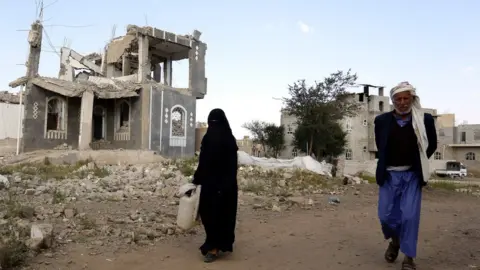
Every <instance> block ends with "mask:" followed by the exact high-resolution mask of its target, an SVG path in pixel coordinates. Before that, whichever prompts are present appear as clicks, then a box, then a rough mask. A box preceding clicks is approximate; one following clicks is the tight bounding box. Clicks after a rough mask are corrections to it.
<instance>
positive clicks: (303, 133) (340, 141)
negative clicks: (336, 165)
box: [293, 121, 347, 158]
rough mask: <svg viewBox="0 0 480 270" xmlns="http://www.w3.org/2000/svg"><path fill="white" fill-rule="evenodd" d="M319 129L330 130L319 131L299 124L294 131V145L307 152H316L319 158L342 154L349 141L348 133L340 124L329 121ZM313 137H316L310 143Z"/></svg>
mask: <svg viewBox="0 0 480 270" xmlns="http://www.w3.org/2000/svg"><path fill="white" fill-rule="evenodd" d="M319 129H323V130H328V131H327V132H318V131H317V130H315V129H311V128H308V127H306V126H302V125H300V126H298V127H297V129H296V130H295V133H294V136H295V137H294V140H293V146H294V147H295V148H296V149H299V150H302V151H303V152H305V153H314V154H315V156H316V157H317V158H321V157H325V158H332V157H336V156H338V155H340V154H342V153H343V150H344V147H345V145H346V143H347V133H346V132H345V131H344V130H343V129H342V127H341V126H340V124H339V123H337V122H333V121H329V122H328V123H326V125H325V126H323V127H319ZM311 137H313V138H315V139H314V140H313V144H312V145H309V143H311V142H310V138H311ZM307 147H308V148H307ZM309 149H310V150H309ZM309 151H310V152H309Z"/></svg>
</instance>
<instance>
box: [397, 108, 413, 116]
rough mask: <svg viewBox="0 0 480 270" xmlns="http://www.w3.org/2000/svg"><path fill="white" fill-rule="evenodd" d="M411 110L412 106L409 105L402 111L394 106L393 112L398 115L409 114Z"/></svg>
mask: <svg viewBox="0 0 480 270" xmlns="http://www.w3.org/2000/svg"><path fill="white" fill-rule="evenodd" d="M411 112H412V107H410V108H409V109H408V110H406V111H404V112H402V111H400V110H399V109H397V108H395V113H396V114H398V115H407V114H410V113H411Z"/></svg>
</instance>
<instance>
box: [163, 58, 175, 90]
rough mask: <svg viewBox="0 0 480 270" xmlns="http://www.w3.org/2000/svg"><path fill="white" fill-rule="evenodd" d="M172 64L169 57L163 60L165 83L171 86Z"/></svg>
mask: <svg viewBox="0 0 480 270" xmlns="http://www.w3.org/2000/svg"><path fill="white" fill-rule="evenodd" d="M172 64H173V61H172V60H171V59H167V60H165V62H163V78H164V79H165V84H166V85H168V86H172V72H173V67H172Z"/></svg>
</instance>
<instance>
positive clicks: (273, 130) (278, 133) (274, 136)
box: [264, 124, 285, 158]
mask: <svg viewBox="0 0 480 270" xmlns="http://www.w3.org/2000/svg"><path fill="white" fill-rule="evenodd" d="M264 132H265V135H266V142H265V144H266V145H267V147H268V152H269V154H271V155H272V156H273V157H274V158H277V157H278V155H279V154H280V152H281V151H282V150H283V149H285V127H284V126H277V125H275V124H268V125H267V126H265V130H264Z"/></svg>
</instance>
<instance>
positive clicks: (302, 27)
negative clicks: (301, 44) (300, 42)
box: [297, 21, 313, 34]
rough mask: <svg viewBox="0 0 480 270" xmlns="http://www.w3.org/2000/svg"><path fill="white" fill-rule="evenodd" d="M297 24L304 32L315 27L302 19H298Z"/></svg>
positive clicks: (309, 31) (306, 32) (308, 31)
mask: <svg viewBox="0 0 480 270" xmlns="http://www.w3.org/2000/svg"><path fill="white" fill-rule="evenodd" d="M297 25H298V27H299V28H300V31H302V33H305V34H308V33H311V32H313V28H312V27H311V26H309V25H308V24H306V23H304V22H302V21H298V22H297Z"/></svg>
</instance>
